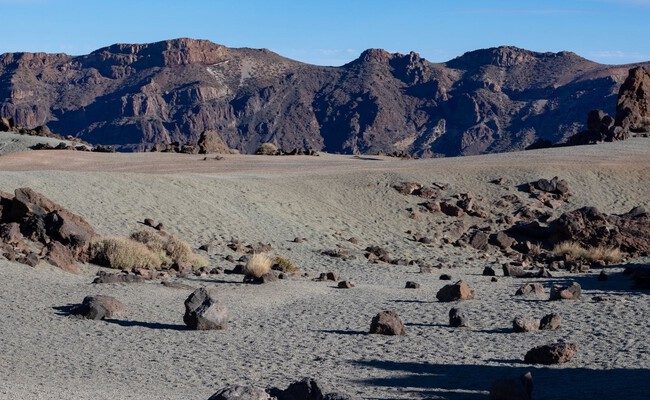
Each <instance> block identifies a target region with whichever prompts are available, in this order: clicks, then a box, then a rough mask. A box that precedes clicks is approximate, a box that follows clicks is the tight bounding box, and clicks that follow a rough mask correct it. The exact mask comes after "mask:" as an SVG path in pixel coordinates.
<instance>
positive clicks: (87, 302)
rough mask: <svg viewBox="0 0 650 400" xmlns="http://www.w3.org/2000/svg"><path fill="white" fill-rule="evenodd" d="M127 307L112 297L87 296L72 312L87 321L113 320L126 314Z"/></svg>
mask: <svg viewBox="0 0 650 400" xmlns="http://www.w3.org/2000/svg"><path fill="white" fill-rule="evenodd" d="M125 310H126V307H125V306H124V304H122V303H121V302H120V301H119V300H117V299H116V298H114V297H111V296H104V295H96V296H86V297H85V298H84V299H83V302H82V303H81V304H80V305H78V306H76V307H74V308H73V309H72V310H71V314H72V315H76V316H80V317H83V318H86V319H96V320H99V319H111V318H113V317H116V316H119V315H122V314H124V312H125Z"/></svg>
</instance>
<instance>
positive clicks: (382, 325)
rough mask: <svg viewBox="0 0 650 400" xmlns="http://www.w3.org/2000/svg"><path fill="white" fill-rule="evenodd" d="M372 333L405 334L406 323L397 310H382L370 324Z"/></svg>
mask: <svg viewBox="0 0 650 400" xmlns="http://www.w3.org/2000/svg"><path fill="white" fill-rule="evenodd" d="M370 333H376V334H380V335H405V334H406V331H405V330H404V323H403V322H402V320H401V319H400V317H399V315H397V313H396V312H395V311H390V310H388V311H382V312H380V313H379V314H377V315H376V316H375V317H374V318H373V319H372V322H371V324H370Z"/></svg>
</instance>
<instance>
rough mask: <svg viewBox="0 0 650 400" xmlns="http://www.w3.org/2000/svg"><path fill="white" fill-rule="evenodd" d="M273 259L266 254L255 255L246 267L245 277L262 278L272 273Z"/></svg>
mask: <svg viewBox="0 0 650 400" xmlns="http://www.w3.org/2000/svg"><path fill="white" fill-rule="evenodd" d="M272 265H273V259H272V258H271V257H269V256H268V255H266V254H254V255H253V257H251V259H250V260H248V262H247V263H246V265H245V266H244V271H243V272H244V275H246V276H252V277H255V278H261V277H262V276H264V275H266V274H268V273H269V272H270V271H271V266H272Z"/></svg>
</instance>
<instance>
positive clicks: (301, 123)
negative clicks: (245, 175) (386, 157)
mask: <svg viewBox="0 0 650 400" xmlns="http://www.w3.org/2000/svg"><path fill="white" fill-rule="evenodd" d="M639 65H648V66H650V63H645V64H639ZM631 67H632V65H625V66H610V65H602V64H598V63H595V62H592V61H589V60H586V59H584V58H582V57H579V56H578V55H576V54H574V53H570V52H560V53H536V52H532V51H528V50H523V49H519V48H515V47H498V48H491V49H484V50H476V51H472V52H468V53H466V54H464V55H462V56H460V57H458V58H455V59H453V60H451V61H448V62H446V63H432V62H429V61H427V60H425V59H423V58H422V57H420V56H419V55H418V54H417V53H413V52H411V53H409V54H398V53H389V52H386V51H384V50H378V49H371V50H366V51H364V52H363V53H362V54H361V55H360V57H359V58H358V59H356V60H354V61H352V62H350V63H348V64H345V65H343V66H340V67H322V66H315V65H309V64H305V63H301V62H298V61H294V60H290V59H287V58H284V57H282V56H280V55H278V54H275V53H273V52H271V51H268V50H264V49H259V50H258V49H248V48H241V49H235V48H228V47H224V46H221V45H218V44H214V43H212V42H209V41H206V40H194V39H174V40H168V41H162V42H157V43H151V44H115V45H112V46H109V47H105V48H102V49H99V50H96V51H94V52H92V53H90V54H88V55H82V56H69V55H66V54H45V53H8V54H3V55H0V116H2V117H13V118H14V120H15V122H16V124H17V125H20V126H26V127H35V126H39V125H45V124H47V125H48V127H49V128H50V129H52V130H53V131H55V132H57V133H60V134H63V135H73V136H76V137H79V138H81V139H83V140H86V141H88V142H90V143H93V144H110V145H117V146H118V148H121V149H124V150H145V149H148V148H150V147H151V146H152V145H154V144H156V143H169V142H173V141H179V142H196V141H197V140H198V138H199V136H200V134H201V133H202V132H204V131H206V130H214V131H216V132H218V133H219V134H220V135H221V137H222V139H223V140H224V141H225V143H227V145H228V146H229V147H230V148H234V149H239V150H240V151H242V152H246V153H251V152H254V151H255V149H257V147H258V146H259V145H260V143H263V142H272V143H275V144H276V145H278V146H279V147H281V148H285V149H291V148H313V149H316V150H324V151H328V152H344V153H374V152H380V151H381V152H394V151H397V152H405V153H409V154H412V155H417V156H424V157H433V156H455V155H469V154H480V153H491V152H500V151H509V150H515V149H523V148H525V147H526V146H528V145H530V144H531V143H533V142H535V141H537V140H538V139H546V140H550V141H552V142H560V141H563V140H565V139H566V138H568V137H570V136H571V135H573V134H575V133H577V132H578V131H580V130H581V129H582V128H583V120H584V116H585V115H586V114H587V113H588V112H589V111H590V110H592V109H596V108H598V109H603V110H605V111H606V112H609V113H613V112H614V110H615V108H616V98H617V93H618V90H619V87H620V85H621V83H622V82H623V80H624V79H625V77H626V76H627V74H628V70H629V69H630V68H631Z"/></svg>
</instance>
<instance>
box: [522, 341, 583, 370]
mask: <svg viewBox="0 0 650 400" xmlns="http://www.w3.org/2000/svg"><path fill="white" fill-rule="evenodd" d="M577 353H578V346H577V345H575V344H574V343H564V342H558V343H554V344H547V345H543V346H538V347H535V348H533V349H531V350H529V351H528V353H526V356H525V357H524V361H525V362H526V363H528V364H544V365H551V364H562V363H565V362H568V361H570V360H571V359H572V358H573V357H574V356H575V355H576V354H577Z"/></svg>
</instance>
